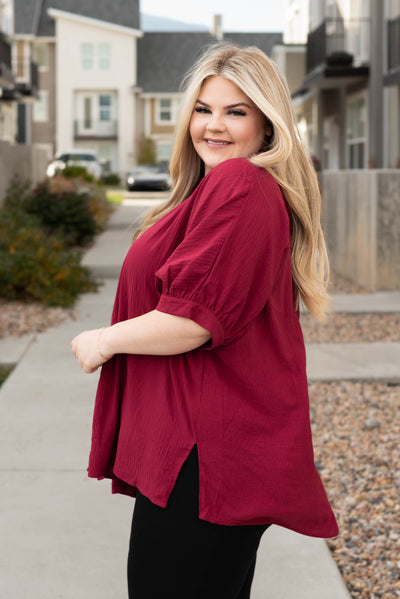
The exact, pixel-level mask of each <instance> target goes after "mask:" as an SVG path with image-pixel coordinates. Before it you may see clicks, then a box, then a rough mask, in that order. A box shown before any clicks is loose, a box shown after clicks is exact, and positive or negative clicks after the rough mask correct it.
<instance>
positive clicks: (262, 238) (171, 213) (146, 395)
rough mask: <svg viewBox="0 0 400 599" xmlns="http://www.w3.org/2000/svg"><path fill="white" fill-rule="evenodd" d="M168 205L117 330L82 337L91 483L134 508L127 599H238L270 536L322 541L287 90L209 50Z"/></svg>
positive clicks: (151, 220) (308, 199)
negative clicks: (103, 481) (89, 395)
mask: <svg viewBox="0 0 400 599" xmlns="http://www.w3.org/2000/svg"><path fill="white" fill-rule="evenodd" d="M171 175H172V179H173V190H172V195H171V198H170V200H169V202H168V203H167V204H165V205H164V206H161V207H159V208H157V209H156V210H154V211H153V213H151V214H150V215H149V216H148V217H147V218H146V219H145V221H144V223H143V224H142V226H141V228H140V229H139V231H138V233H137V235H136V239H135V241H134V243H133V245H132V247H131V249H130V250H129V252H128V254H127V257H126V259H125V262H124V265H123V268H122V271H121V276H120V281H119V286H118V290H117V296H116V300H115V306H114V311H113V317H112V323H113V324H112V326H109V327H105V328H103V329H100V330H98V329H97V330H94V331H87V332H84V333H82V334H81V335H79V336H78V337H76V338H75V339H74V340H73V342H72V348H73V351H74V354H75V356H76V357H77V359H78V361H79V363H80V365H81V366H82V368H83V369H84V370H85V372H94V371H95V370H96V369H97V368H98V367H99V366H100V365H103V368H102V373H101V378H100V382H99V387H98V393H97V398H96V406H95V413H94V423H93V437H92V450H91V455H90V462H89V476H93V477H98V478H102V477H108V478H111V479H112V486H113V491H114V492H117V493H125V494H128V495H132V496H136V503H135V511H134V517H133V524H132V533H131V546H130V552H129V559H128V582H129V591H130V596H131V597H135V599H142V598H152V597H164V598H166V597H168V598H169V597H171V598H173V599H180V598H182V599H183V598H185V599H188V598H190V599H197V598H200V597H201V598H202V599H203V598H204V597H207V598H208V599H214V598H215V599H225V598H226V599H245V598H248V597H249V596H250V588H251V582H252V578H253V573H254V566H255V559H256V551H257V547H258V544H259V541H260V538H261V535H262V534H263V532H264V531H265V530H266V529H267V528H268V526H269V525H270V524H278V525H281V526H285V527H287V528H290V529H292V530H295V531H298V532H300V533H303V534H306V535H311V536H321V537H328V536H334V535H336V534H337V525H336V521H335V518H334V515H333V513H332V510H331V508H330V505H329V503H328V500H327V498H326V494H325V491H324V489H323V486H322V483H321V481H320V478H319V476H318V474H317V471H316V469H315V466H314V461H313V450H312V441H311V432H310V422H309V407H308V395H307V378H306V363H305V350H304V342H303V338H302V333H301V329H300V325H299V317H298V316H299V314H298V306H299V300H300V299H301V300H302V301H303V302H304V304H305V305H306V306H307V307H308V309H309V310H310V312H312V313H313V314H314V315H315V316H316V317H317V318H322V317H323V314H324V310H325V309H326V306H327V305H328V298H327V295H326V285H325V280H326V277H327V276H328V267H327V257H326V249H325V244H324V239H323V235H322V231H321V227H320V220H319V218H320V203H321V200H320V195H319V190H318V184H317V180H316V176H315V173H314V172H313V167H312V164H311V161H310V159H309V157H308V155H307V153H306V151H305V149H304V147H303V146H302V143H301V140H300V137H299V135H298V132H297V128H296V125H295V121H294V117H293V114H292V110H291V104H290V97H289V94H288V90H287V87H286V84H285V83H284V81H283V80H282V78H281V76H280V75H279V73H278V71H277V69H276V67H275V66H274V64H273V63H272V62H271V61H270V60H269V59H268V58H267V57H266V56H265V55H264V53H263V52H261V51H260V50H258V49H256V48H244V49H241V48H238V47H236V46H233V45H230V44H224V43H222V44H217V45H216V46H213V47H211V48H210V49H208V50H207V51H206V52H205V54H204V55H203V56H202V57H201V58H200V59H199V61H198V62H197V63H196V64H195V66H194V67H193V70H192V72H191V73H190V74H189V76H188V78H187V81H186V93H185V100H184V103H183V108H182V115H181V120H180V124H179V126H178V129H177V136H176V143H175V148H174V152H173V155H172V160H171Z"/></svg>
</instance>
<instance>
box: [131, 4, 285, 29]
mask: <svg viewBox="0 0 400 599" xmlns="http://www.w3.org/2000/svg"><path fill="white" fill-rule="evenodd" d="M284 7H285V2H283V1H282V0H198V1H197V2H196V1H194V2H193V0H140V10H141V12H143V13H146V14H149V15H156V16H158V17H166V18H168V19H174V20H177V21H185V22H187V23H196V24H200V25H205V26H206V27H207V28H209V27H210V26H211V24H212V20H213V15H215V14H221V15H222V28H223V30H224V31H259V32H263V31H283V24H284V10H285V8H284Z"/></svg>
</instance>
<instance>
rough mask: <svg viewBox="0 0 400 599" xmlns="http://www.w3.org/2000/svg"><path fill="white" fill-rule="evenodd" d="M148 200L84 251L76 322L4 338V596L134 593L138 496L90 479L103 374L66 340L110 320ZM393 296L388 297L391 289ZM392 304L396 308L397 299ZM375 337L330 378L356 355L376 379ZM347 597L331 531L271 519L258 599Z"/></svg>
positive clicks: (74, 598)
mask: <svg viewBox="0 0 400 599" xmlns="http://www.w3.org/2000/svg"><path fill="white" fill-rule="evenodd" d="M147 209H148V203H145V204H141V203H140V202H139V201H136V203H134V202H131V205H128V206H122V207H120V208H119V209H118V210H117V212H116V213H115V214H114V215H113V217H112V219H111V221H110V223H109V226H108V228H107V231H106V232H105V233H103V234H102V235H101V236H100V237H99V238H98V240H97V242H96V244H95V245H94V246H93V248H91V250H89V251H88V253H87V254H86V256H85V264H87V265H88V266H90V268H92V269H93V270H94V272H96V273H97V274H98V275H99V276H102V277H103V278H104V283H103V285H102V286H101V288H100V292H99V293H96V294H87V295H84V296H82V299H81V300H80V302H79V305H78V309H77V317H76V320H69V321H67V322H64V323H63V324H61V325H60V326H59V327H57V328H53V329H50V330H49V331H47V332H46V333H41V334H38V335H32V336H27V337H25V338H22V339H13V338H8V339H5V340H0V363H15V364H17V366H16V367H15V369H14V371H13V372H12V374H11V375H10V377H9V378H8V379H7V381H6V382H5V384H4V385H3V387H2V389H1V391H0V439H1V447H0V470H1V479H0V485H1V491H0V509H1V520H2V522H1V531H2V533H1V539H2V543H1V545H0V564H1V570H2V572H1V576H0V597H7V598H8V597H10V598H12V599H25V598H26V597H30V598H31V599H55V598H56V597H63V598H64V599H124V598H126V597H127V591H126V583H125V561H126V554H127V547H128V538H129V529H130V519H131V514H132V504H133V502H132V500H131V499H130V498H127V497H123V496H119V495H115V496H112V495H111V493H110V485H109V483H108V481H106V482H101V483H99V482H97V481H93V480H90V479H88V478H87V476H86V464H87V458H88V452H89V445H90V433H91V416H92V410H93V399H94V395H95V390H96V385H97V380H98V375H97V374H96V375H85V374H84V373H83V372H82V371H81V370H80V369H79V368H78V367H77V364H76V362H75V360H74V358H73V356H72V353H71V352H70V348H69V342H70V340H71V339H72V338H73V337H74V336H75V335H76V334H77V333H79V332H80V331H82V330H84V329H87V328H93V327H98V326H102V325H104V324H107V323H108V322H109V319H110V314H111V307H112V303H113V298H114V293H115V289H116V284H117V276H118V273H119V270H120V267H121V263H122V260H123V257H124V255H125V252H126V250H127V248H128V247H129V243H130V239H131V236H132V231H133V227H132V223H133V222H134V221H137V217H138V215H139V214H140V212H143V210H147ZM379 300H380V301H379V304H380V305H382V297H380V298H379ZM343 301H349V300H348V298H347V299H346V300H343ZM371 301H372V300H371ZM385 301H387V302H388V305H390V298H388V296H387V295H385ZM393 302H394V304H393V305H396V304H397V310H399V309H400V306H399V302H398V298H397V299H396V298H394V297H393ZM372 303H373V302H372ZM350 304H351V301H350ZM393 310H394V308H393ZM357 345H358V344H357ZM374 345H375V344H371V345H369V346H361V347H357V348H354V347H353V348H352V350H351V352H350V355H347V354H344V351H345V350H344V349H343V348H345V346H340V348H339V350H338V351H337V352H336V354H335V360H336V362H335V377H334V378H336V376H337V377H339V378H348V377H349V376H350V377H351V378H354V376H359V374H358V373H359V372H361V371H360V370H356V369H355V368H356V366H357V368H359V367H360V361H361V362H362V364H363V365H364V367H363V369H362V373H363V378H367V377H368V378H370V377H371V376H372V375H373V373H374V371H375V370H374V369H375V367H376V364H377V357H378V356H379V355H382V349H383V348H382V347H379V351H377V349H378V348H374ZM379 345H380V346H382V345H385V346H386V345H387V347H386V350H388V355H389V356H391V355H394V356H397V357H395V358H394V359H393V360H392V362H393V363H392V364H391V370H390V372H389V370H388V371H387V372H382V371H381V370H380V371H379V377H380V378H381V377H383V378H385V377H386V376H387V377H389V378H390V379H392V377H394V378H396V377H399V369H400V361H399V360H398V355H399V354H398V353H397V354H392V350H393V352H398V351H399V348H398V347H397V345H399V344H379ZM324 348H325V346H324ZM324 348H318V346H311V347H310V348H308V352H309V358H308V359H309V374H311V376H312V378H313V379H316V380H320V378H319V377H320V376H321V373H322V372H323V373H325V370H326V372H327V373H328V374H329V373H331V378H332V369H331V366H332V361H333V358H332V352H335V351H336V350H335V349H332V348H333V346H327V347H326V348H325V349H324ZM360 352H363V353H362V358H360V356H361V353H360ZM341 356H342V359H341ZM396 360H397V369H396ZM380 368H382V369H383V368H384V364H383V363H382V364H381V366H380ZM354 373H356V374H354ZM324 376H325V374H324ZM321 378H324V377H323V376H321ZM396 380H398V379H397V378H396ZM348 598H349V594H348V592H347V590H346V588H345V586H344V584H343V581H342V579H341V577H340V574H339V572H338V570H337V568H336V565H335V563H334V561H333V559H332V557H331V555H330V553H329V550H328V549H327V546H326V544H325V542H324V541H323V540H320V539H311V538H308V537H304V536H301V535H298V534H296V533H292V532H290V531H287V530H285V529H282V528H279V527H275V526H274V527H272V528H271V530H270V531H268V533H267V534H266V535H264V538H263V540H262V543H261V546H260V551H259V558H258V563H257V569H256V575H255V580H254V586H253V593H252V599H348ZM149 599H150V598H149ZM188 599H190V598H188Z"/></svg>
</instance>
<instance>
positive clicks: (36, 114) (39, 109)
mask: <svg viewBox="0 0 400 599" xmlns="http://www.w3.org/2000/svg"><path fill="white" fill-rule="evenodd" d="M48 100H49V97H48V92H47V91H44V90H41V91H40V92H39V99H38V100H36V102H35V103H34V105H33V120H34V122H35V123H45V122H47V121H48V120H49V101H48Z"/></svg>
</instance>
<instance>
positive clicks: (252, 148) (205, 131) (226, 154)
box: [189, 75, 271, 174]
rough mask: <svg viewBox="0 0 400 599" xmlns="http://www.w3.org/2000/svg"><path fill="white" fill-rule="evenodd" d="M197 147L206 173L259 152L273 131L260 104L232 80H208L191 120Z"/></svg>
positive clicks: (192, 132) (191, 132)
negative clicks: (230, 161)
mask: <svg viewBox="0 0 400 599" xmlns="http://www.w3.org/2000/svg"><path fill="white" fill-rule="evenodd" d="M189 129H190V137H191V139H192V143H193V146H194V148H195V150H196V152H197V154H198V155H199V156H200V158H201V159H202V161H203V162H204V165H205V174H207V173H208V172H209V171H210V170H211V169H212V168H214V166H217V164H220V163H221V162H224V161H225V160H229V159H230V158H248V157H250V156H253V155H254V154H257V152H259V150H260V149H261V147H262V145H263V143H264V137H265V135H266V134H270V133H271V129H270V127H268V126H267V125H266V119H265V117H264V115H263V113H262V112H261V111H260V110H259V109H258V108H257V106H256V105H255V104H254V103H253V102H252V101H251V100H250V99H249V98H248V97H247V96H246V95H245V94H244V93H243V92H242V91H241V90H240V89H239V88H238V87H237V85H235V84H234V83H232V81H229V79H225V77H221V76H219V75H217V76H214V77H210V79H207V80H206V81H205V82H204V83H203V85H202V86H201V89H200V94H199V97H198V99H197V101H196V103H195V106H194V109H193V114H192V118H191V120H190V128H189Z"/></svg>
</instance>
